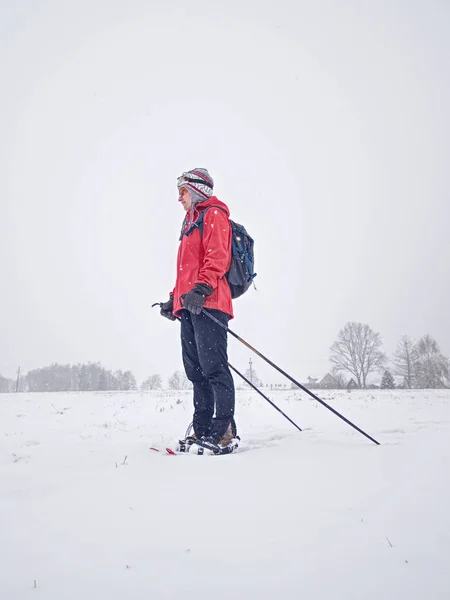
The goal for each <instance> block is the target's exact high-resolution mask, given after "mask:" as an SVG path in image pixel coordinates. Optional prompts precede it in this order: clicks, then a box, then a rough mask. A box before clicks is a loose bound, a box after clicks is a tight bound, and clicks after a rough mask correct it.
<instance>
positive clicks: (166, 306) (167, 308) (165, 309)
mask: <svg viewBox="0 0 450 600" xmlns="http://www.w3.org/2000/svg"><path fill="white" fill-rule="evenodd" d="M172 311H173V296H170V298H169V300H167V302H162V303H161V310H160V314H161V315H162V316H163V317H166V319H170V321H176V320H177V318H176V317H175V316H174V314H173V312H172Z"/></svg>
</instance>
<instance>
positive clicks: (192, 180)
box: [177, 172, 211, 188]
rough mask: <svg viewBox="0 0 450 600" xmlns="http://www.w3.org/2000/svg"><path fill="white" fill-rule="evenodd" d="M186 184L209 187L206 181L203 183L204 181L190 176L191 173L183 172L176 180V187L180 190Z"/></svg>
mask: <svg viewBox="0 0 450 600" xmlns="http://www.w3.org/2000/svg"><path fill="white" fill-rule="evenodd" d="M186 183H198V184H199V185H206V186H208V187H211V186H210V185H209V183H208V182H207V181H205V180H204V179H196V178H195V177H193V176H192V174H191V173H188V172H185V173H183V174H182V175H180V176H179V177H178V178H177V186H178V187H179V188H180V187H182V186H183V184H186Z"/></svg>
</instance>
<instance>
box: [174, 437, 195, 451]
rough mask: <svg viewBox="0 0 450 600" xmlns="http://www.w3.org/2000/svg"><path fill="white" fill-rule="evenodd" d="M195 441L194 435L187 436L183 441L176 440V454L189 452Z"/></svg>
mask: <svg viewBox="0 0 450 600" xmlns="http://www.w3.org/2000/svg"><path fill="white" fill-rule="evenodd" d="M196 441H197V436H196V435H188V436H187V437H185V438H184V440H178V444H177V452H189V448H190V447H191V446H192V444H193V443H194V442H196Z"/></svg>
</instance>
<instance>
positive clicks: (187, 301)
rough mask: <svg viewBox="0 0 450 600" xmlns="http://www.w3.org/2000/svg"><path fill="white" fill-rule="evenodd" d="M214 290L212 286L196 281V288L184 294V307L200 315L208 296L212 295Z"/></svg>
mask: <svg viewBox="0 0 450 600" xmlns="http://www.w3.org/2000/svg"><path fill="white" fill-rule="evenodd" d="M213 291H214V290H213V289H212V287H211V286H210V285H208V284H206V283H196V284H195V288H193V289H192V290H191V291H190V292H188V293H187V294H186V295H185V296H184V305H183V306H184V308H186V309H187V310H188V311H189V312H191V313H192V314H194V315H199V314H200V313H201V312H202V308H203V305H204V304H205V300H206V298H207V297H208V296H211V294H212V293H213Z"/></svg>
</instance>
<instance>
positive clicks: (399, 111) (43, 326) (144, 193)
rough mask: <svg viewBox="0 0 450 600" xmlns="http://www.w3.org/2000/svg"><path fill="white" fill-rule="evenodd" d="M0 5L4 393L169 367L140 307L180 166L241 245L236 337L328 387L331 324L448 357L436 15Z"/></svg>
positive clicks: (449, 29) (156, 292) (324, 6)
mask: <svg viewBox="0 0 450 600" xmlns="http://www.w3.org/2000/svg"><path fill="white" fill-rule="evenodd" d="M0 6H1V7H0V84H1V94H0V202H1V213H0V215H1V237H0V265H1V286H2V287H1V294H0V373H1V374H3V375H4V376H9V377H12V376H14V373H15V371H16V369H17V367H18V366H19V365H21V367H22V369H23V370H24V371H27V370H29V369H32V368H36V367H40V366H43V365H45V364H49V363H51V362H53V361H57V362H62V363H66V362H72V363H75V362H78V361H88V360H91V361H97V360H99V361H101V362H102V363H103V364H104V365H105V366H107V367H108V368H112V369H118V368H120V369H131V370H133V372H134V373H135V375H136V376H137V378H138V380H139V381H140V380H142V379H143V378H144V377H146V376H147V375H149V374H151V373H155V372H159V373H161V374H162V375H164V377H167V376H168V375H169V374H170V373H171V372H173V370H175V369H176V368H180V367H181V351H180V344H179V338H178V336H179V332H178V324H177V323H172V322H169V321H167V320H165V319H163V318H161V317H160V316H159V313H158V312H157V309H153V310H152V309H151V308H150V305H151V303H152V302H157V301H164V300H166V299H167V295H168V292H169V290H171V289H172V287H173V284H174V278H175V272H176V269H175V261H176V251H177V246H178V233H179V229H180V223H181V220H182V217H183V211H182V208H181V206H180V205H179V203H178V202H177V189H176V177H177V176H178V175H179V174H180V173H181V172H182V171H184V170H188V169H192V168H194V167H205V168H207V169H209V171H210V173H211V175H212V176H213V177H214V180H215V182H216V185H215V192H216V194H217V196H218V197H219V198H220V199H221V200H223V201H224V202H225V203H227V204H228V205H229V207H230V210H231V215H232V218H234V219H235V220H236V221H238V222H242V223H244V224H245V226H246V227H247V229H248V230H249V232H250V233H251V234H252V235H253V237H254V238H255V253H256V271H257V272H258V276H257V278H256V284H257V288H258V290H257V291H249V292H248V293H247V294H246V295H245V296H244V297H242V298H240V299H238V300H237V301H236V302H235V314H236V318H235V319H234V321H232V322H231V327H232V328H233V329H234V330H235V331H236V332H237V333H239V334H240V335H242V336H243V337H244V338H245V339H247V340H248V341H249V342H250V343H252V344H254V345H256V346H257V347H258V348H259V349H260V350H261V351H262V352H263V353H266V354H267V355H268V356H269V358H271V359H272V360H274V361H275V362H279V363H280V364H281V366H283V367H284V368H285V369H287V370H288V371H289V372H290V373H291V374H292V375H293V376H294V377H297V378H299V379H301V380H305V379H306V377H307V376H308V375H311V376H314V377H320V376H322V375H323V374H325V373H326V371H327V370H328V369H329V363H328V358H329V347H330V346H331V344H332V343H333V341H334V340H335V339H336V336H337V334H338V332H339V330H340V329H341V327H343V326H344V325H345V323H346V322H347V321H360V322H363V323H367V324H369V325H370V326H371V327H372V328H373V329H374V330H375V331H377V332H379V333H380V334H381V336H382V337H383V340H384V344H385V350H386V351H387V352H389V353H391V352H392V351H393V350H394V349H395V345H396V342H397V340H398V339H399V337H400V336H401V335H403V334H409V335H410V336H412V337H413V338H418V337H420V336H421V335H423V334H425V333H430V334H431V335H432V336H434V337H435V338H436V339H437V341H438V342H439V343H440V345H441V348H442V350H443V352H444V353H446V354H447V355H449V354H450V319H449V306H450V235H449V215H450V208H449V202H450V168H449V164H450V117H449V114H450V111H449V107H450V4H449V3H448V2H447V1H444V0H434V1H433V0H423V1H420V2H419V1H414V0H396V1H392V0H389V1H387V0H386V1H377V2H374V1H368V2H364V1H356V0H354V1H345V0H334V1H333V0H328V1H326V0H323V1H315V2H313V1H311V0H309V1H303V0H291V1H288V0H278V1H277V2H274V1H273V0H270V1H267V0H239V2H235V1H230V0H227V1H221V2H215V1H212V0H204V1H197V0H191V1H189V2H181V1H180V0H172V1H171V2H159V1H158V2H153V1H151V0H127V1H126V2H125V1H120V2H119V1H117V0H108V1H107V0H89V1H86V0H77V1H66V2H61V1H59V0H52V1H50V0H49V1H38V0H22V1H20V2H6V1H3V2H1V5H0ZM229 356H230V362H232V363H233V364H235V366H236V367H238V368H239V367H241V368H242V369H243V370H244V369H245V368H246V367H247V366H248V359H249V358H250V354H249V351H248V350H247V349H245V348H243V347H240V346H239V344H238V342H237V341H235V340H233V339H231V340H230V352H229ZM254 366H255V369H256V371H257V373H258V374H259V375H260V377H262V378H263V379H264V380H265V381H267V382H271V381H272V382H278V381H282V379H281V378H280V377H279V376H278V375H277V374H276V373H272V372H271V371H270V370H268V369H266V367H263V366H262V365H261V364H260V362H259V360H258V359H257V358H256V357H255V358H254Z"/></svg>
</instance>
